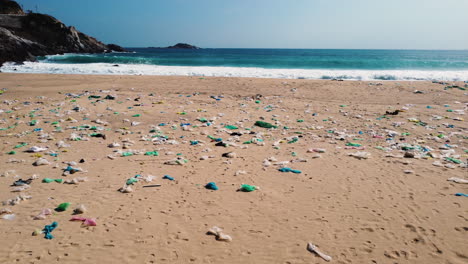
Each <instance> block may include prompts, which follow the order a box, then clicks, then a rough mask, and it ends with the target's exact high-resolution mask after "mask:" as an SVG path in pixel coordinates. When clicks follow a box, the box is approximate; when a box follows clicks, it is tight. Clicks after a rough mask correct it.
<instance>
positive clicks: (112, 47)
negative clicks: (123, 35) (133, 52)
mask: <svg viewBox="0 0 468 264" xmlns="http://www.w3.org/2000/svg"><path fill="white" fill-rule="evenodd" d="M107 49H108V50H107V51H108V52H112V51H116V52H128V50H126V49H124V48H122V47H121V46H119V45H117V44H107Z"/></svg>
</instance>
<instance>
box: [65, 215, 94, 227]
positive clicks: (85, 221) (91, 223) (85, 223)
mask: <svg viewBox="0 0 468 264" xmlns="http://www.w3.org/2000/svg"><path fill="white" fill-rule="evenodd" d="M70 221H81V222H83V223H82V224H83V226H96V225H97V223H96V218H86V217H80V216H73V217H72V218H71V219H70Z"/></svg>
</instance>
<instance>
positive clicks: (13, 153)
mask: <svg viewBox="0 0 468 264" xmlns="http://www.w3.org/2000/svg"><path fill="white" fill-rule="evenodd" d="M7 154H8V155H15V154H16V151H14V150H12V151H10V152H7Z"/></svg>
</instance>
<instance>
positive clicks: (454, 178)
mask: <svg viewBox="0 0 468 264" xmlns="http://www.w3.org/2000/svg"><path fill="white" fill-rule="evenodd" d="M447 181H452V182H455V183H466V184H468V180H465V179H461V178H457V177H451V178H448V179H447Z"/></svg>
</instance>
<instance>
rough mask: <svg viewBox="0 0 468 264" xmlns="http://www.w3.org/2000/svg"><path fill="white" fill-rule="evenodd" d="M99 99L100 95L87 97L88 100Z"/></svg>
mask: <svg viewBox="0 0 468 264" xmlns="http://www.w3.org/2000/svg"><path fill="white" fill-rule="evenodd" d="M99 98H101V96H100V95H90V96H88V99H99Z"/></svg>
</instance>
